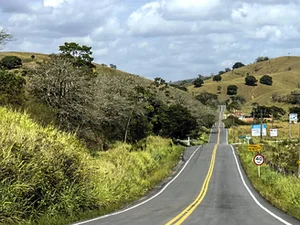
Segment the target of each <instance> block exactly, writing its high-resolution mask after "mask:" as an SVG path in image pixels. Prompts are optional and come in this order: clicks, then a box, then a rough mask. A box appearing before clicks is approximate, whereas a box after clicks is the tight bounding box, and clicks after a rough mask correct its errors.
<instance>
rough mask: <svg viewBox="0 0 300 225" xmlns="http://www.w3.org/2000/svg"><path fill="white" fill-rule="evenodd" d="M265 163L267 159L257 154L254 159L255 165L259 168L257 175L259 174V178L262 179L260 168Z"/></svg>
mask: <svg viewBox="0 0 300 225" xmlns="http://www.w3.org/2000/svg"><path fill="white" fill-rule="evenodd" d="M264 161H265V158H264V156H263V155H261V154H256V155H255V156H254V157H253V162H254V164H255V165H256V166H257V173H258V177H260V166H261V165H262V164H264Z"/></svg>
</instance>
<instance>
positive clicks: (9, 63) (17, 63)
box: [0, 56, 22, 70]
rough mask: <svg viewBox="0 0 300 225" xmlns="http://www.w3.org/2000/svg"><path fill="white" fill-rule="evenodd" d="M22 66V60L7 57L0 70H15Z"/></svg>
mask: <svg viewBox="0 0 300 225" xmlns="http://www.w3.org/2000/svg"><path fill="white" fill-rule="evenodd" d="M21 66H22V60H21V59H20V58H19V57H17V56H5V57H4V58H3V59H1V61H0V68H2V69H7V70H11V69H15V68H19V67H21Z"/></svg>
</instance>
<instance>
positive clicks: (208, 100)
mask: <svg viewBox="0 0 300 225" xmlns="http://www.w3.org/2000/svg"><path fill="white" fill-rule="evenodd" d="M195 98H196V99H197V100H198V101H199V102H201V103H202V104H203V105H209V106H211V107H215V108H216V107H217V105H218V103H219V101H218V95H216V94H213V93H208V92H202V93H200V94H199V95H197V96H196V97H195Z"/></svg>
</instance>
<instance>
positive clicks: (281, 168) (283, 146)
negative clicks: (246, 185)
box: [229, 121, 300, 219]
mask: <svg viewBox="0 0 300 225" xmlns="http://www.w3.org/2000/svg"><path fill="white" fill-rule="evenodd" d="M288 126H289V125H288V123H287V122H281V121H277V122H275V123H274V124H273V126H272V124H267V130H269V128H271V127H276V128H277V129H278V136H279V137H278V138H274V137H263V142H262V144H261V145H262V150H261V151H260V153H261V154H262V155H263V156H264V157H265V163H264V164H263V166H261V177H260V178H259V177H258V174H257V166H256V165H254V163H253V157H254V155H255V153H253V152H249V151H248V148H247V147H248V144H247V141H246V140H245V139H244V138H243V139H242V140H241V139H239V137H243V136H245V135H251V125H250V124H249V125H244V126H233V127H231V128H230V130H229V143H237V142H239V144H238V145H236V146H235V147H236V150H237V152H238V154H239V158H240V160H241V163H242V166H243V168H244V170H245V172H246V173H247V176H248V178H249V179H250V181H251V183H252V185H253V186H254V187H255V188H256V190H257V191H258V192H259V193H260V194H261V195H262V196H263V197H264V198H265V199H266V200H267V201H269V202H270V203H271V204H273V205H274V206H276V207H277V208H279V209H281V210H282V211H284V212H286V213H288V214H289V215H291V216H293V217H295V218H297V219H300V213H299V212H300V202H299V199H300V179H299V178H298V165H297V161H298V158H299V157H298V149H299V145H298V135H299V133H298V132H299V124H294V125H290V128H289V127H288ZM289 130H290V134H291V135H289ZM252 141H253V142H254V143H259V142H260V140H259V137H253V138H252Z"/></svg>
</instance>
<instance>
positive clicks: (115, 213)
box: [73, 146, 201, 225]
mask: <svg viewBox="0 0 300 225" xmlns="http://www.w3.org/2000/svg"><path fill="white" fill-rule="evenodd" d="M200 147H201V146H199V147H198V148H197V149H196V150H195V151H194V152H193V154H192V155H191V156H190V158H189V159H188V160H187V161H186V163H185V164H184V166H183V167H182V169H181V170H180V171H179V173H178V174H177V175H176V176H175V177H174V178H173V179H172V180H171V181H170V182H169V183H167V184H166V185H165V186H164V187H163V188H162V189H161V190H160V191H159V192H158V193H156V194H155V195H153V196H152V197H151V198H149V199H147V200H145V201H143V202H141V203H139V204H136V205H134V206H132V207H130V208H127V209H124V210H121V211H118V212H114V213H110V214H107V215H104V216H100V217H96V218H94V219H90V220H86V221H82V222H77V223H73V225H81V224H86V223H89V222H93V221H96V220H100V219H104V218H107V217H110V216H115V215H118V214H121V213H124V212H127V211H129V210H132V209H135V208H137V207H139V206H141V205H144V204H145V203H147V202H149V201H151V200H152V199H154V198H156V197H157V196H159V195H160V194H161V193H163V192H164V190H166V188H167V187H168V186H169V185H170V184H172V183H173V182H174V181H175V180H176V179H177V178H178V176H179V175H180V174H181V173H182V172H183V170H184V169H185V167H186V166H187V165H188V163H189V162H190V160H191V159H192V157H193V156H194V155H195V153H196V152H197V151H198V150H199V149H200Z"/></svg>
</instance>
